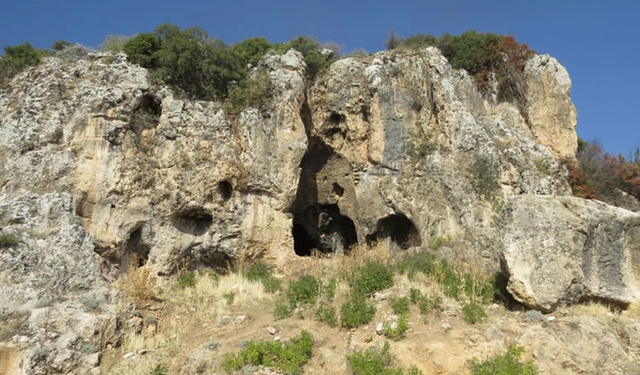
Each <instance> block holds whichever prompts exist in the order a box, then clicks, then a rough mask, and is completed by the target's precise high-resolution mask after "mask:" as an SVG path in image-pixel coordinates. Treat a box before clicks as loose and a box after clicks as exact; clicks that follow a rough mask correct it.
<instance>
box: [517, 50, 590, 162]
mask: <svg viewBox="0 0 640 375" xmlns="http://www.w3.org/2000/svg"><path fill="white" fill-rule="evenodd" d="M525 76H526V81H527V112H528V115H529V122H530V126H531V132H532V133H533V135H534V136H535V137H536V140H538V142H540V143H541V144H543V145H545V146H547V147H548V148H549V150H551V152H553V154H554V155H555V156H556V157H557V158H560V159H569V160H573V159H575V155H576V151H577V150H578V135H577V134H576V125H577V123H578V122H577V121H578V120H577V118H578V115H577V112H576V108H575V107H574V106H573V103H572V102H571V99H570V98H569V93H570V92H571V78H569V73H567V70H566V69H565V68H564V67H563V66H562V65H560V64H559V63H558V61H557V60H556V59H554V58H553V57H551V56H549V55H537V56H534V57H532V58H531V59H530V60H529V61H528V62H527V65H526V67H525Z"/></svg>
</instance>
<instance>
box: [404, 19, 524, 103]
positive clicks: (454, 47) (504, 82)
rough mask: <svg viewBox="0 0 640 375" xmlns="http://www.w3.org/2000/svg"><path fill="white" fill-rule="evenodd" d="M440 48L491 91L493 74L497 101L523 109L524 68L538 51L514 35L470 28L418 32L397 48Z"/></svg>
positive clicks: (456, 67) (458, 65)
mask: <svg viewBox="0 0 640 375" xmlns="http://www.w3.org/2000/svg"><path fill="white" fill-rule="evenodd" d="M432 46H433V47H438V48H439V49H440V51H441V52H442V54H443V55H444V56H445V57H446V58H447V60H449V63H451V66H452V67H453V68H454V69H464V70H466V71H467V72H468V73H469V74H470V75H471V76H473V77H474V78H475V80H476V83H477V84H478V87H479V88H480V90H481V91H482V92H484V93H489V91H490V90H491V87H490V86H491V85H490V84H491V73H494V74H495V78H496V80H497V84H498V100H499V101H510V102H516V103H518V104H520V105H521V107H522V108H524V107H523V105H524V104H525V100H526V99H525V98H526V96H525V95H526V90H527V88H526V81H525V78H524V68H525V65H526V62H527V60H528V59H529V58H531V57H532V56H534V55H535V54H536V52H535V51H533V50H531V49H529V47H528V46H527V45H526V44H520V43H518V41H517V40H516V39H515V38H514V37H513V36H507V35H497V34H493V33H478V32H476V31H475V30H470V31H467V32H464V33H462V34H461V35H457V36H456V35H451V34H449V33H445V34H443V35H442V36H441V37H435V36H433V35H426V34H417V35H414V36H411V37H409V38H406V39H403V40H402V41H400V42H399V45H398V47H404V48H409V49H419V48H426V47H432Z"/></svg>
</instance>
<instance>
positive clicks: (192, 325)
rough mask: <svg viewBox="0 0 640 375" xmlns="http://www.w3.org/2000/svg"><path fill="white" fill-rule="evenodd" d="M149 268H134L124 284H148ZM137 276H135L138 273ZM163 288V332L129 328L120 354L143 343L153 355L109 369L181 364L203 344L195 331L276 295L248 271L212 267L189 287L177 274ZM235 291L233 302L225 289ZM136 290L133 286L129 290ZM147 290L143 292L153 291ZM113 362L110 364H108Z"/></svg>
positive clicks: (146, 370) (149, 369) (148, 369)
mask: <svg viewBox="0 0 640 375" xmlns="http://www.w3.org/2000/svg"><path fill="white" fill-rule="evenodd" d="M143 270H144V268H138V269H135V270H132V272H131V273H130V274H129V277H128V278H127V279H126V280H125V282H124V283H123V284H122V288H123V289H124V288H127V287H132V286H133V285H140V283H142V285H143V287H146V286H147V284H146V283H145V282H144V281H145V280H147V279H148V277H146V276H145V275H146V273H145V272H141V271H143ZM132 276H133V277H132ZM162 287H163V289H162V291H161V292H158V295H157V297H159V299H160V300H161V301H162V303H163V304H164V305H165V307H166V309H165V312H166V314H167V315H165V316H164V317H161V318H160V323H161V324H159V325H158V328H159V329H158V332H157V333H156V334H155V335H145V334H144V333H143V334H135V333H134V332H131V333H129V334H127V335H126V336H125V338H124V340H123V344H122V347H121V348H120V349H121V350H120V352H121V353H120V354H119V355H118V356H117V358H120V356H121V355H122V354H124V353H128V352H133V353H139V352H140V351H141V350H142V349H145V350H147V352H148V353H151V355H145V356H139V359H140V361H139V362H138V363H124V362H122V361H118V362H117V364H116V365H115V366H114V367H112V368H103V370H105V373H109V374H122V375H124V374H133V375H138V374H139V375H143V374H144V375H148V374H152V373H153V369H154V368H155V367H156V366H157V365H158V364H164V365H167V366H171V365H172V364H173V365H175V363H173V362H174V360H175V359H176V358H178V357H184V354H185V353H188V352H189V351H191V350H192V349H193V345H194V343H196V342H197V343H198V345H200V344H201V343H200V341H198V340H200V338H199V337H197V336H198V335H194V332H199V333H200V332H204V331H207V329H206V328H203V327H208V326H209V325H215V324H216V323H217V322H218V321H219V319H220V317H222V316H224V315H233V312H234V310H236V309H238V308H242V309H247V308H248V307H250V306H252V305H254V304H256V303H257V302H259V301H261V300H264V299H268V298H271V296H270V295H269V294H268V293H266V292H264V289H263V286H262V284H261V283H260V282H250V281H248V280H247V279H246V278H245V277H244V276H243V275H242V274H238V273H231V272H230V273H229V274H227V275H222V276H219V275H217V274H214V273H212V272H200V273H197V274H196V281H195V285H194V286H193V287H186V288H183V287H181V286H180V285H178V280H177V279H172V280H169V281H168V282H166V284H164V285H162ZM231 292H232V293H234V294H235V297H234V299H233V303H232V304H231V305H229V304H228V302H227V299H225V298H224V295H225V294H228V293H231ZM127 294H128V295H130V292H127ZM149 295H150V294H144V295H143V296H149ZM107 367H108V366H107Z"/></svg>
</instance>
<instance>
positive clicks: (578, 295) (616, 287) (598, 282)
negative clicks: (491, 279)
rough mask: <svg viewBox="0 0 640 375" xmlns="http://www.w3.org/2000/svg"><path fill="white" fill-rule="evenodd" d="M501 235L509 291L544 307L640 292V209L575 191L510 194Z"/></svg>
mask: <svg viewBox="0 0 640 375" xmlns="http://www.w3.org/2000/svg"><path fill="white" fill-rule="evenodd" d="M503 220H504V222H505V226H504V227H503V228H502V235H501V241H502V245H503V246H504V252H503V257H504V266H505V268H506V271H507V273H508V275H509V287H508V289H509V291H510V292H511V294H512V295H513V296H514V297H515V298H516V299H517V300H518V301H520V302H522V303H524V304H526V305H527V306H530V307H532V308H536V309H540V310H542V311H552V310H554V309H555V308H556V307H557V306H558V305H559V304H560V303H567V304H572V303H576V302H578V301H581V300H605V301H609V302H613V303H617V304H620V305H627V304H629V303H632V302H635V301H637V300H638V299H639V298H640V215H638V214H637V213H634V212H631V211H627V210H625V209H622V208H617V207H612V206H609V205H607V204H605V203H602V202H597V201H587V200H584V199H580V198H574V197H556V198H554V197H545V196H527V195H523V196H517V197H512V198H511V199H510V201H509V203H508V205H507V206H506V208H505V211H504V214H503Z"/></svg>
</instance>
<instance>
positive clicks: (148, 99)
mask: <svg viewBox="0 0 640 375" xmlns="http://www.w3.org/2000/svg"><path fill="white" fill-rule="evenodd" d="M161 115H162V102H160V99H158V98H156V97H154V96H152V95H150V94H145V95H143V96H142V97H141V98H140V99H139V100H138V103H137V104H136V106H135V107H134V109H133V113H132V114H131V119H130V120H129V128H130V129H131V130H132V131H133V132H134V133H135V135H136V137H137V140H138V141H139V138H140V134H141V133H142V131H143V130H145V129H153V128H155V127H157V126H158V124H159V123H160V116H161Z"/></svg>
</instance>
